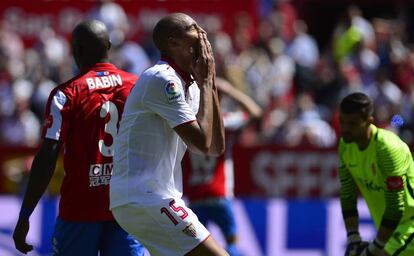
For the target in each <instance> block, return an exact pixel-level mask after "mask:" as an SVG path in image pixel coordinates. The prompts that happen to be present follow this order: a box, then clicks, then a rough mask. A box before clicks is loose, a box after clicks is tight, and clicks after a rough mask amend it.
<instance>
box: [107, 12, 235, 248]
mask: <svg viewBox="0 0 414 256" xmlns="http://www.w3.org/2000/svg"><path fill="white" fill-rule="evenodd" d="M153 40H154V43H155V45H156V46H157V48H158V49H159V50H160V52H161V60H160V61H158V63H156V64H155V65H154V66H153V67H151V68H149V69H147V70H146V71H145V72H144V73H143V74H142V75H141V76H140V79H139V81H138V82H137V84H136V85H135V86H134V88H133V89H132V91H131V93H130V94H129V96H128V99H127V102H126V103H125V109H124V113H123V116H122V120H121V124H120V128H119V133H118V135H117V137H116V139H115V154H114V171H113V176H112V179H111V183H110V207H111V210H112V212H113V214H114V216H115V219H116V220H117V221H118V223H119V224H120V225H121V226H122V227H123V228H124V229H125V230H126V231H127V232H129V233H130V234H132V235H133V236H135V237H136V238H138V239H139V241H140V242H141V243H142V244H143V245H144V246H145V247H146V248H147V249H148V250H149V251H150V253H151V255H228V254H227V253H226V251H225V250H224V249H223V248H222V247H221V246H219V245H218V243H217V242H216V241H215V240H214V239H213V238H212V237H211V236H210V234H209V232H208V231H207V229H206V228H205V227H204V226H203V225H202V224H201V223H200V222H199V220H198V219H197V216H196V215H195V214H194V213H193V212H192V211H191V210H190V209H189V208H187V207H186V205H185V203H184V201H183V200H182V199H181V197H182V172H181V160H182V157H183V155H184V153H185V151H186V149H187V147H188V149H189V150H191V151H192V152H197V153H200V154H207V155H212V156H218V155H220V154H222V153H223V151H224V126H223V121H222V116H221V113H220V106H219V101H218V95H217V88H216V86H215V81H214V79H215V64H214V57H213V52H212V49H211V45H210V43H209V41H208V40H207V36H206V33H205V31H204V30H203V29H202V28H201V27H199V26H198V24H197V23H196V22H195V21H194V20H193V19H192V18H191V17H190V16H188V15H186V14H183V13H173V14H170V15H168V16H166V17H164V18H162V19H161V20H160V21H159V22H158V23H157V24H156V26H155V28H154V31H153Z"/></svg>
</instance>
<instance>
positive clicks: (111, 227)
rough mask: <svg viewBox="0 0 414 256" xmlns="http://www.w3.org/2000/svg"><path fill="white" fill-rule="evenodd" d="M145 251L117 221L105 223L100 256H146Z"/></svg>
mask: <svg viewBox="0 0 414 256" xmlns="http://www.w3.org/2000/svg"><path fill="white" fill-rule="evenodd" d="M144 253H145V249H144V246H142V245H141V244H140V243H139V242H138V241H137V240H136V239H135V238H134V237H133V236H132V235H130V234H128V233H127V232H126V231H125V230H124V229H122V228H121V226H119V224H118V223H117V222H116V221H107V222H105V223H104V227H103V232H102V238H101V242H100V256H119V255H124V256H144Z"/></svg>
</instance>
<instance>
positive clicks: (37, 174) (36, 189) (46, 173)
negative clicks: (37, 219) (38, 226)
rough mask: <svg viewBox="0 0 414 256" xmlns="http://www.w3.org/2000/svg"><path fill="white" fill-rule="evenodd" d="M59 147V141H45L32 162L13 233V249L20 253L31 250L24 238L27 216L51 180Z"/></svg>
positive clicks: (26, 230) (27, 226)
mask: <svg viewBox="0 0 414 256" xmlns="http://www.w3.org/2000/svg"><path fill="white" fill-rule="evenodd" d="M61 145H62V144H61V142H59V141H56V140H51V139H45V140H44V141H43V143H42V145H41V146H40V150H39V152H38V153H37V154H36V156H35V158H34V160H33V164H32V167H31V169H30V177H29V184H28V186H27V190H26V193H25V195H24V199H23V203H22V208H21V211H20V215H19V219H18V221H17V224H16V227H15V229H14V232H13V240H14V244H15V247H16V249H17V250H19V251H20V252H22V253H27V252H29V251H31V250H33V246H32V245H30V244H28V243H27V242H26V236H27V233H28V232H29V227H30V224H29V216H30V214H31V212H32V211H33V209H34V208H35V207H36V205H37V203H38V202H39V200H40V198H41V197H42V195H43V193H44V192H45V190H46V188H47V186H48V184H49V182H50V179H51V178H52V175H53V173H54V170H55V166H56V161H57V158H58V156H59V151H60V148H61Z"/></svg>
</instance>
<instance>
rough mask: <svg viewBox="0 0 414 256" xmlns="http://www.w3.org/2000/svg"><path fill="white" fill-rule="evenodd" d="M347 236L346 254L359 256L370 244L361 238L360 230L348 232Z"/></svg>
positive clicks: (346, 255) (347, 255)
mask: <svg viewBox="0 0 414 256" xmlns="http://www.w3.org/2000/svg"><path fill="white" fill-rule="evenodd" d="M347 237H348V238H347V245H346V251H345V256H358V255H360V253H361V252H362V251H363V250H364V248H365V247H367V246H368V242H363V241H362V240H361V236H360V235H359V232H358V231H350V232H348V234H347Z"/></svg>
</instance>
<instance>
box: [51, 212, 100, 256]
mask: <svg viewBox="0 0 414 256" xmlns="http://www.w3.org/2000/svg"><path fill="white" fill-rule="evenodd" d="M101 231H102V226H101V223H100V222H74V221H65V220H61V219H57V221H56V224H55V230H54V233H53V238H52V249H53V255H54V256H73V255H79V256H90V255H98V250H99V239H100V234H101Z"/></svg>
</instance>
